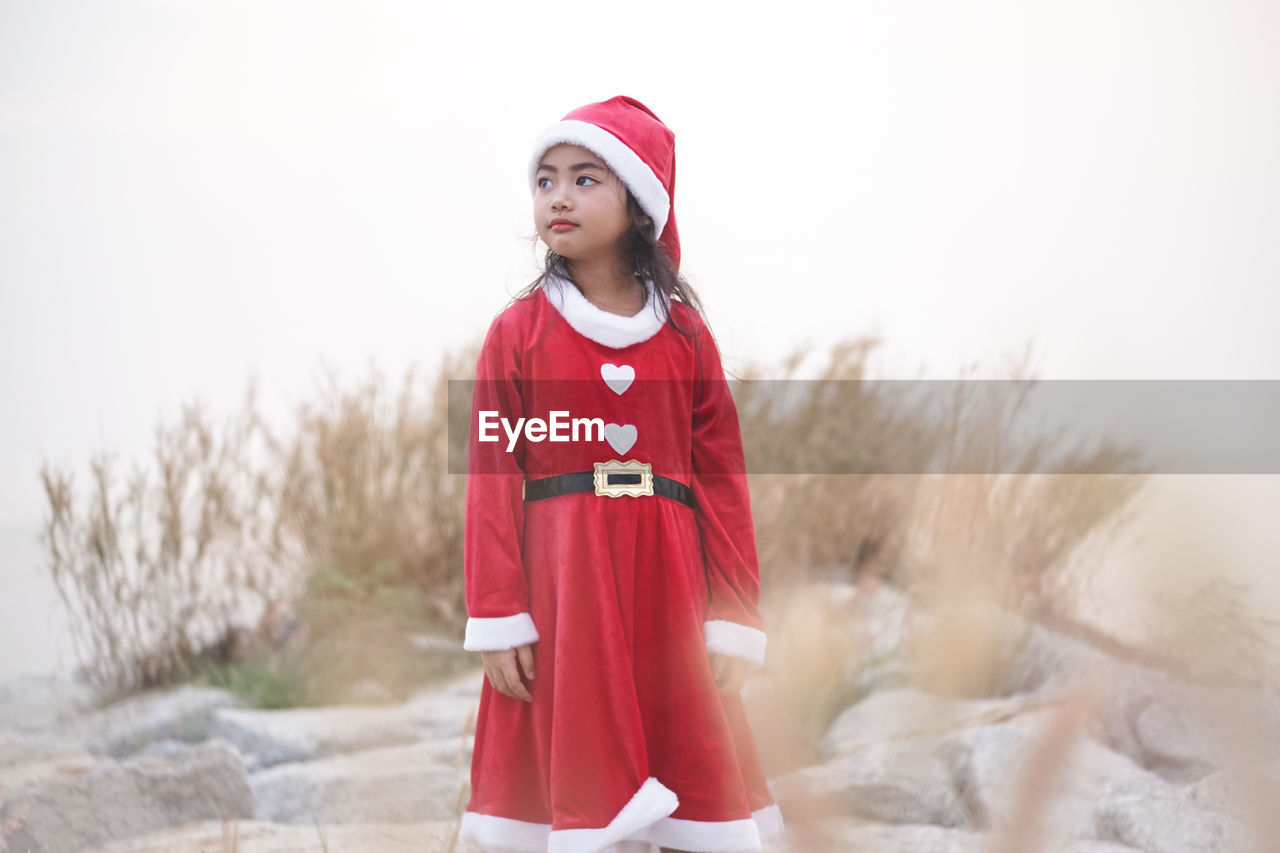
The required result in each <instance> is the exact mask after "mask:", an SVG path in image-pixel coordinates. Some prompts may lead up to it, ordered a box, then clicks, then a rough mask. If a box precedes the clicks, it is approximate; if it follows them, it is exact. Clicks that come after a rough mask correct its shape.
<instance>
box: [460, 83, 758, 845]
mask: <svg viewBox="0 0 1280 853" xmlns="http://www.w3.org/2000/svg"><path fill="white" fill-rule="evenodd" d="M529 180H530V184H531V188H532V190H533V199H534V204H533V213H534V219H535V221H536V223H537V229H538V235H539V237H541V239H542V240H543V242H545V243H546V245H547V256H546V268H545V270H544V272H543V274H542V275H541V276H539V277H538V279H537V280H535V281H534V282H533V284H531V285H530V286H529V288H527V289H526V290H525V291H524V292H523V293H521V294H520V295H519V296H517V298H516V299H515V300H513V302H512V303H511V304H510V305H509V306H508V307H507V308H506V310H504V311H503V312H502V313H501V314H500V315H499V316H498V317H497V318H496V319H495V320H494V321H493V324H492V325H491V326H490V328H489V332H488V335H487V336H486V338H485V342H484V345H483V348H482V350H481V354H480V358H479V361H478V363H477V365H476V386H475V393H474V398H473V411H472V419H471V425H470V429H471V437H472V438H471V443H470V446H469V472H468V474H469V476H468V479H467V522H466V533H465V545H464V563H465V572H466V599H467V613H468V617H469V618H468V621H467V627H466V639H465V641H464V644H463V645H464V648H466V649H468V650H471V651H479V652H481V653H482V658H483V662H484V669H485V674H486V682H485V683H484V684H483V685H482V689H481V695H480V710H479V716H478V717H477V721H476V736H475V748H474V753H473V756H472V764H471V799H470V802H469V803H468V805H467V810H466V813H465V814H464V815H463V819H462V827H461V837H462V838H464V839H467V840H470V841H473V842H476V843H478V844H480V845H482V846H485V847H496V848H502V849H513V850H524V851H550V853H578V851H583V853H586V851H597V850H603V849H605V848H608V847H610V846H611V845H617V846H616V847H615V848H614V849H616V850H619V851H621V850H626V851H639V850H649V849H651V848H650V846H649V845H650V844H657V845H660V846H662V849H663V850H676V851H721V850H723V851H728V850H749V849H758V848H759V847H760V846H761V845H760V842H761V840H762V839H764V838H768V837H769V836H771V835H773V834H775V833H777V832H778V831H779V830H780V829H781V827H782V817H781V814H780V812H779V810H778V807H777V805H776V804H775V803H774V801H773V798H772V797H771V796H770V794H769V789H768V787H767V785H766V784H765V778H764V773H763V771H762V769H761V766H760V761H759V758H758V756H757V754H756V748H755V742H754V740H753V739H752V735H751V729H750V726H749V725H748V722H747V719H746V715H745V713H744V711H743V705H742V700H741V698H740V696H739V695H738V691H739V689H740V688H741V687H742V684H743V681H744V679H745V677H746V674H747V669H748V668H749V667H753V666H754V667H759V666H760V665H762V663H763V661H764V649H765V634H764V631H763V624H762V622H761V618H760V613H759V610H758V602H759V592H760V589H759V568H758V565H757V562H756V549H755V537H754V531H753V527H752V522H751V510H750V505H749V501H748V493H747V483H746V475H745V471H744V466H743V457H742V440H741V437H740V434H739V429H738V417H737V411H736V409H735V408H734V404H733V398H732V397H731V396H730V395H729V392H728V388H727V386H726V383H725V381H724V373H723V369H722V367H721V364H720V355H719V352H718V351H717V349H716V345H715V342H714V341H713V339H712V337H711V334H710V332H709V330H708V329H707V327H706V325H705V323H704V322H703V319H702V317H701V310H700V304H699V302H698V299H697V297H696V296H695V294H694V293H693V290H692V289H691V288H690V286H689V284H688V283H687V282H686V281H684V279H683V278H682V277H681V276H680V275H679V272H678V271H679V263H680V241H679V237H678V235H677V232H676V222H675V215H674V211H673V209H672V199H673V198H674V194H675V136H674V135H673V134H672V132H671V130H670V129H668V128H667V126H666V125H664V124H663V123H662V122H661V121H660V120H659V119H658V117H657V116H655V115H654V114H653V113H652V112H651V111H650V110H649V109H648V108H647V107H645V106H644V105H643V104H641V103H640V102H639V101H636V100H634V99H632V98H628V97H623V96H618V97H615V98H610V99H609V100H606V101H601V102H599V103H593V104H588V105H587V106H584V107H581V108H579V109H576V110H573V111H572V112H570V113H569V114H568V115H566V116H565V117H564V119H563V120H562V121H560V122H558V123H556V124H554V125H552V126H551V127H550V128H548V129H547V131H546V132H545V133H543V134H542V136H541V137H539V138H538V140H537V141H536V143H535V145H534V150H533V157H532V159H531V161H530V164H529Z"/></svg>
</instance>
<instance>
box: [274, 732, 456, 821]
mask: <svg viewBox="0 0 1280 853" xmlns="http://www.w3.org/2000/svg"><path fill="white" fill-rule="evenodd" d="M470 760H471V752H470V741H469V739H465V738H461V737H459V738H454V739H452V740H451V741H445V742H443V743H441V742H431V743H419V744H412V745H409V746H393V747H386V748H383V749H370V750H364V751H362V752H356V753H351V754H349V755H340V756H332V757H329V758H322V759H316V760H314V761H306V762H295V763H290V764H279V765H276V766H275V767H271V768H268V769H266V770H263V771H261V772H258V773H255V774H253V776H252V777H251V779H250V784H251V785H252V787H253V793H254V797H255V799H256V801H257V806H258V810H257V817H258V818H260V819H265V820H271V821H276V822H278V823H307V824H309V823H312V822H314V821H318V822H320V823H367V822H406V823H408V822H413V821H421V820H423V819H430V820H449V819H452V818H454V817H455V816H457V815H458V813H459V811H460V808H459V804H458V792H459V788H460V787H461V786H462V784H463V783H464V782H465V781H466V779H467V778H468V774H469V772H470ZM446 762H449V763H446Z"/></svg>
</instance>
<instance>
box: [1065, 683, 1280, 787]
mask: <svg viewBox="0 0 1280 853" xmlns="http://www.w3.org/2000/svg"><path fill="white" fill-rule="evenodd" d="M1104 696H1105V701H1104V704H1103V707H1102V709H1101V712H1100V714H1099V718H1098V720H1097V721H1096V723H1094V725H1093V726H1092V730H1091V732H1092V734H1093V735H1094V736H1095V737H1097V738H1098V739H1099V740H1101V741H1103V742H1104V743H1106V744H1107V745H1108V746H1110V747H1111V748H1112V749H1114V750H1116V751H1117V752H1121V753H1123V754H1125V755H1127V756H1129V758H1131V759H1132V760H1133V761H1134V762H1136V763H1138V764H1140V765H1142V766H1143V767H1145V768H1147V769H1149V770H1151V771H1152V772H1154V773H1157V774H1158V775H1160V776H1161V777H1162V778H1164V779H1166V780H1167V781H1169V782H1173V783H1175V784H1185V783H1189V782H1194V781H1195V780H1197V779H1200V778H1203V777H1205V776H1207V775H1210V774H1212V773H1215V772H1217V771H1219V770H1221V769H1223V768H1225V767H1227V766H1229V765H1231V764H1233V763H1239V762H1240V761H1241V760H1249V761H1255V762H1256V761H1269V760H1275V759H1277V758H1280V718H1278V717H1277V715H1276V714H1275V713H1274V711H1273V708H1272V705H1271V701H1272V700H1271V697H1270V696H1269V695H1268V694H1266V693H1263V692H1260V691H1256V690H1252V689H1247V688H1237V687H1222V686H1216V685H1202V684H1196V683H1193V682H1188V681H1184V680H1182V679H1180V678H1177V677H1175V676H1172V675H1169V674H1167V673H1164V672H1160V671H1158V670H1153V669H1149V668H1147V667H1142V666H1137V665H1133V664H1116V665H1115V666H1114V668H1113V669H1112V671H1111V674H1110V676H1109V677H1108V678H1107V680H1106V682H1105V684H1104Z"/></svg>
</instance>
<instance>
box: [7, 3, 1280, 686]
mask: <svg viewBox="0 0 1280 853" xmlns="http://www.w3.org/2000/svg"><path fill="white" fill-rule="evenodd" d="M781 8H785V10H786V11H785V13H780V12H779V9H781ZM619 93H623V94H629V95H632V96H633V97H636V98H638V99H640V100H641V101H643V102H645V103H646V104H647V105H648V106H650V107H651V108H652V109H653V110H654V111H655V112H657V114H658V115H659V116H661V117H662V118H663V119H664V120H665V121H666V122H667V123H668V124H669V125H670V126H671V127H672V128H673V129H674V130H675V132H676V139H677V158H678V163H679V170H678V174H679V180H678V184H677V193H676V211H677V217H678V222H679V225H680V232H681V236H682V239H683V252H684V270H685V272H686V273H687V275H688V276H689V277H690V278H691V280H692V281H693V282H694V284H695V286H696V287H697V288H698V289H699V291H700V292H701V293H702V295H703V296H704V298H705V300H706V302H707V304H708V306H709V308H710V314H711V320H712V324H713V327H714V328H715V330H716V332H717V335H718V336H719V339H720V343H721V348H722V350H723V351H724V353H725V357H726V362H727V363H728V364H729V365H730V367H733V366H734V365H735V364H741V362H742V360H743V359H748V358H750V359H757V360H765V361H774V360H776V359H778V358H779V357H780V356H781V355H782V354H784V353H785V352H787V351H789V350H791V349H792V348H793V347H795V346H796V345H798V344H800V343H802V342H805V341H809V342H812V343H815V344H818V345H823V344H827V343H831V342H833V341H835V340H837V339H839V338H841V337H844V336H851V335H856V334H869V333H879V334H881V335H882V336H883V338H884V339H885V342H886V343H885V347H884V349H883V350H882V351H881V356H880V358H879V360H878V361H877V362H875V363H874V366H875V367H876V369H877V374H876V375H879V376H884V377H909V376H916V375H922V376H928V377H936V378H941V377H952V376H959V375H965V371H966V370H967V369H968V367H969V366H971V365H976V366H977V368H978V370H977V373H976V374H968V375H977V376H984V375H991V376H998V375H1003V373H1002V369H1003V368H1002V365H1003V364H1005V363H1006V362H1007V361H1008V360H1009V359H1010V358H1014V357H1016V356H1017V355H1018V354H1019V353H1021V352H1022V351H1023V350H1024V349H1026V348H1028V347H1029V348H1030V351H1031V354H1032V366H1033V368H1034V369H1035V370H1036V371H1037V373H1038V375H1039V376H1041V377H1044V378H1095V377H1097V378H1126V379H1135V378H1152V379H1155V378H1160V379H1172V378H1196V379H1212V378H1272V379H1277V378H1280V346H1277V343H1276V331H1277V317H1278V316H1280V310H1277V309H1278V307H1280V306H1278V304H1277V303H1278V302H1280V240H1278V239H1277V238H1278V237H1280V155H1277V152H1280V4H1276V3H1275V2H1273V0H1254V2H1247V0H1199V1H1198V2H1188V0H1148V2H1133V0H1106V2H1103V0H1084V1H1083V2H1066V0H1063V2H1058V3H1044V2H1031V0H1004V1H1003V2H1000V0H972V2H967V3H955V2H949V0H934V2H921V1H920V0H893V2H855V3H843V4H841V3H829V2H817V3H799V2H795V3H786V4H778V3H770V4H752V3H745V2H734V3H728V2H726V3H687V2H684V3H668V2H659V1H658V0H653V2H649V3H645V4H642V5H636V4H611V3H595V2H558V3H554V4H548V3H536V2H510V3H493V2H488V3H484V2H466V3H460V2H451V3H447V4H445V3H437V4H432V3H409V2H405V3H388V2H360V3H343V4H338V3H333V2H329V3H322V2H315V0H307V2H290V3H284V2H258V0H255V2H229V0H210V2H207V3H202V4H197V3H191V2H134V3H126V2H123V0H121V2H111V3H108V2H88V1H87V0H86V2H75V3H67V2H62V0H58V2H54V0H26V2H18V0H0V400H2V401H3V410H4V415H5V417H3V418H0V532H3V533H4V538H3V542H4V546H3V553H0V561H2V562H3V564H2V565H0V572H3V573H5V577H4V587H5V590H6V594H5V595H4V596H0V628H3V630H2V631H0V633H3V634H5V635H6V636H5V642H4V643H0V647H3V649H4V655H3V656H0V674H2V673H4V672H9V671H16V670H19V669H22V668H34V669H41V668H47V667H49V666H52V665H53V663H54V662H55V661H57V660H65V654H66V638H65V636H64V635H63V634H62V629H61V628H59V627H57V626H56V625H55V621H56V615H55V609H56V608H55V607H54V604H53V598H52V590H51V588H50V587H49V585H48V582H47V579H43V578H41V577H39V576H38V575H37V574H36V573H35V572H34V569H32V568H31V565H32V563H33V561H34V560H35V559H36V554H37V553H38V552H37V550H36V549H35V546H34V544H33V540H32V538H31V531H32V530H33V529H34V525H35V524H36V523H37V522H38V521H39V519H40V518H41V517H42V516H43V513H44V497H43V495H42V493H41V490H40V486H39V481H38V478H37V471H38V468H39V465H40V462H41V460H44V459H48V460H50V461H51V462H53V463H55V464H57V465H60V466H63V467H68V468H71V469H73V470H75V471H76V472H77V475H78V476H77V481H78V482H79V483H80V484H81V485H82V486H83V485H84V484H85V483H86V480H87V462H88V460H89V458H90V456H91V455H92V453H93V452H95V451H97V450H99V449H110V450H112V451H115V452H117V453H118V454H119V455H120V456H122V457H123V458H124V459H131V458H133V459H137V458H141V457H142V456H143V454H145V453H146V452H147V450H148V449H149V444H150V441H151V436H152V430H153V427H154V426H155V424H156V422H157V419H158V418H161V417H163V418H165V419H166V420H172V419H173V418H174V417H175V416H176V415H177V412H178V409H179V406H180V404H181V403H182V402H184V401H188V400H193V399H195V400H201V401H203V402H204V403H205V404H206V405H207V406H208V407H209V408H210V409H211V410H212V411H214V412H215V413H220V414H225V413H230V412H232V411H234V410H235V409H236V408H237V406H238V404H239V401H240V397H241V394H242V392H243V389H244V386H245V382H246V379H247V377H248V376H249V375H250V373H256V374H257V375H258V376H260V377H261V379H262V402H263V405H264V406H265V407H266V408H267V409H268V411H270V412H272V413H273V414H275V415H277V416H282V415H283V414H284V413H287V412H289V411H291V410H292V406H293V404H294V403H295V402H299V401H302V400H307V399H312V398H314V396H315V392H316V388H317V379H318V375H319V374H318V367H319V365H320V364H321V361H322V360H323V361H324V362H327V363H329V364H331V365H334V366H336V367H337V368H338V369H339V373H340V375H341V376H343V377H345V378H348V379H354V378H355V377H357V376H360V375H363V372H364V370H365V368H366V366H367V364H368V362H369V360H370V359H372V360H373V361H374V362H375V363H376V364H377V365H378V366H379V367H380V368H382V369H383V370H384V371H386V372H387V373H388V374H389V375H391V376H393V377H397V378H398V377H399V376H401V375H402V373H403V371H404V370H405V369H406V367H407V366H408V365H410V364H412V363H417V364H419V365H422V366H424V367H426V366H431V365H433V364H434V362H435V361H436V359H437V358H438V357H439V355H440V354H441V353H442V352H444V351H447V350H451V349H454V348H457V347H459V346H461V345H463V344H464V343H467V342H470V341H472V340H475V339H477V338H478V337H479V336H480V335H481V334H482V333H483V331H484V329H485V328H486V327H487V325H488V323H489V321H490V319H491V318H492V316H493V315H494V313H495V312H496V311H497V310H498V309H500V308H501V307H502V305H503V304H504V303H505V302H506V299H507V296H508V294H510V293H512V292H514V291H515V290H517V289H518V288H519V287H520V286H522V285H523V284H524V283H525V282H527V281H528V280H529V279H530V278H531V277H532V276H533V275H534V272H535V265H534V264H535V256H534V254H533V253H532V252H531V250H530V246H529V243H528V242H527V241H526V240H524V239H523V238H525V237H527V236H528V235H530V234H532V232H533V226H532V221H531V218H530V215H529V209H530V200H529V191H528V187H527V184H526V173H525V168H526V161H527V157H528V154H529V144H530V143H531V141H532V139H533V137H534V136H535V135H536V134H537V133H538V132H539V131H540V130H541V129H542V128H543V127H545V126H546V125H547V124H550V123H551V122H552V121H554V120H556V119H558V118H559V117H560V116H562V115H563V114H564V113H565V112H567V111H568V110H570V109H572V108H573V107H576V106H579V105H581V104H583V103H586V102H588V101H594V100H599V99H603V98H607V97H611V96H613V95H615V94H619ZM1166 481H1167V482H1166V486H1167V489H1168V491H1167V495H1175V496H1176V495H1179V494H1182V495H1184V497H1179V498H1178V499H1176V500H1173V501H1172V502H1171V501H1170V500H1168V499H1166V500H1165V501H1164V503H1163V504H1162V503H1161V502H1160V501H1158V500H1157V501H1155V502H1154V504H1153V506H1154V507H1155V509H1154V510H1153V515H1152V517H1153V518H1155V519H1157V521H1156V524H1157V525H1161V524H1162V525H1163V528H1164V529H1165V530H1166V531H1168V530H1180V531H1182V532H1183V534H1186V535H1190V534H1191V533H1193V532H1194V533H1195V535H1197V536H1200V537H1201V539H1204V540H1205V541H1217V542H1219V543H1221V541H1222V540H1221V537H1219V538H1218V539H1214V540H1211V539H1210V538H1209V537H1210V536H1211V535H1213V534H1211V532H1208V529H1207V527H1206V525H1207V524H1208V522H1209V520H1211V519H1212V518H1217V519H1218V522H1219V523H1218V527H1217V528H1216V529H1217V530H1219V531H1221V530H1226V531H1227V532H1228V535H1229V537H1230V542H1232V543H1236V544H1238V545H1239V546H1240V548H1241V549H1245V548H1247V549H1248V551H1249V553H1248V554H1247V555H1246V554H1245V553H1244V551H1243V550H1241V551H1239V553H1237V552H1236V551H1232V550H1231V549H1225V548H1222V547H1217V546H1215V547H1214V548H1212V549H1210V550H1211V551H1212V554H1211V555H1210V556H1209V557H1208V558H1207V560H1208V564H1213V565H1216V564H1217V561H1218V560H1219V559H1222V560H1231V561H1234V562H1235V563H1236V564H1238V565H1242V566H1245V565H1247V566H1249V567H1251V568H1250V571H1251V572H1252V573H1253V576H1255V577H1274V576H1276V573H1275V572H1274V571H1271V569H1273V568H1274V555H1275V554H1276V553H1280V551H1278V550H1277V549H1278V548H1280V532H1278V531H1277V529H1276V528H1275V525H1274V517H1275V514H1276V511H1278V510H1280V478H1275V477H1271V478H1252V479H1251V478H1247V477H1246V478H1236V479H1235V480H1229V479H1214V478H1204V479H1198V478H1190V479H1189V480H1188V479H1186V478H1182V479H1179V478H1166ZM1179 490H1181V492H1180V491H1179ZM1161 507H1163V508H1161ZM1227 507H1230V509H1229V510H1228V509H1224V508H1227ZM1241 507H1243V508H1247V509H1248V510H1250V511H1251V512H1252V521H1251V522H1250V521H1244V520H1242V519H1244V518H1245V516H1246V515H1247V513H1242V512H1238V511H1237V508H1241ZM1215 513H1216V514H1215ZM1160 519H1163V521H1160ZM1170 519H1177V521H1176V523H1172V522H1170V521H1169V520H1170ZM1196 522H1200V524H1199V525H1197V524H1196ZM9 523H13V525H14V526H12V527H3V526H2V525H4V524H9ZM1135 536H1136V537H1137V539H1138V540H1140V541H1145V540H1146V539H1148V538H1151V537H1147V535H1146V534H1145V533H1144V532H1143V528H1141V527H1139V528H1136V533H1135ZM1157 538H1158V537H1157ZM1163 541H1164V542H1165V547H1168V548H1173V549H1174V550H1175V551H1179V552H1185V551H1186V550H1187V548H1188V547H1189V546H1187V544H1186V541H1185V536H1184V538H1183V539H1177V538H1176V537H1175V538H1173V539H1170V538H1169V537H1168V536H1167V535H1166V536H1165V537H1164V539H1163ZM1170 543H1172V544H1170ZM1137 547H1138V546H1124V547H1121V548H1119V549H1117V550H1115V551H1114V552H1113V554H1112V557H1111V559H1112V560H1113V561H1118V563H1117V564H1118V565H1119V566H1120V569H1119V570H1118V571H1117V572H1116V573H1115V574H1114V577H1115V578H1117V579H1118V580H1121V581H1126V582H1129V583H1131V584H1139V583H1140V582H1141V580H1140V579H1141V577H1143V576H1145V575H1144V574H1143V572H1141V571H1137V572H1135V571H1134V567H1135V566H1138V567H1139V568H1140V567H1141V566H1142V564H1143V563H1142V558H1141V557H1140V556H1137V555H1136V552H1135V550H1133V549H1134V548H1137ZM1152 560H1153V561H1152V562H1150V566H1151V567H1152V568H1151V571H1150V572H1149V575H1150V576H1151V577H1158V576H1160V574H1161V572H1162V569H1163V563H1162V562H1161V561H1160V560H1159V559H1157V558H1152ZM1268 567H1270V568H1268ZM1269 596H1270V600H1271V601H1272V604H1270V605H1268V607H1269V609H1270V610H1272V611H1274V612H1275V613H1276V614H1278V615H1280V584H1272V586H1271V588H1270V592H1269ZM1116 612H1117V613H1119V612H1121V611H1120V610H1119V609H1117V610H1116Z"/></svg>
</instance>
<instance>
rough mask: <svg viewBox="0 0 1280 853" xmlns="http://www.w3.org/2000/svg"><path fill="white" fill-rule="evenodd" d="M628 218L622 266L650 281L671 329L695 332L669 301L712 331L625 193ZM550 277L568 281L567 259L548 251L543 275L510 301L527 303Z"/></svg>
mask: <svg viewBox="0 0 1280 853" xmlns="http://www.w3.org/2000/svg"><path fill="white" fill-rule="evenodd" d="M627 218H628V220H629V221H630V225H629V227H628V228H627V232H626V234H624V235H623V238H622V239H623V250H622V256H623V257H622V259H623V262H624V263H626V264H628V265H629V266H630V267H631V268H632V269H633V270H634V271H635V274H636V275H637V276H639V277H640V278H641V279H651V280H652V281H653V286H654V289H655V290H656V291H657V292H658V293H659V294H660V295H661V296H662V297H663V298H662V299H659V300H658V303H659V304H658V310H659V311H662V312H663V313H664V314H665V315H666V316H665V319H666V321H667V322H668V323H669V324H671V327H672V328H673V329H675V330H676V331H677V332H679V333H680V334H682V335H684V336H685V337H693V336H694V334H695V331H694V329H691V328H684V327H683V326H682V325H681V324H680V323H679V322H678V321H677V320H676V319H675V317H674V316H673V315H672V313H671V310H670V301H671V300H672V299H676V300H678V301H680V302H682V303H684V305H685V306H687V307H688V308H689V309H690V310H692V311H693V312H694V313H696V314H697V315H698V316H699V317H700V318H702V322H703V325H705V326H706V327H707V331H708V333H709V332H710V331H711V327H710V325H709V324H707V315H706V312H705V311H704V310H703V308H702V300H701V299H699V298H698V294H697V292H696V291H695V290H694V289H693V285H691V284H689V282H688V281H687V280H686V279H685V277H684V276H682V275H681V274H680V272H679V271H678V270H677V269H676V267H675V264H673V263H672V262H671V256H670V255H668V254H667V250H666V249H665V248H664V247H663V246H662V244H661V243H659V242H658V235H657V234H654V233H653V230H654V229H653V220H652V219H650V218H649V216H648V214H646V213H645V212H644V209H643V208H641V207H640V203H639V202H638V201H636V197H635V196H634V195H632V194H631V190H629V189H628V190H627ZM550 275H558V276H560V277H561V278H565V279H569V278H571V276H570V275H569V259H568V258H566V257H564V256H563V255H560V254H558V253H556V252H554V251H552V250H551V249H550V248H548V249H547V255H546V258H545V259H544V260H543V264H542V273H541V274H540V275H539V276H538V277H537V278H535V279H534V280H533V281H532V282H530V283H529V285H528V286H527V287H525V288H524V289H523V290H521V291H520V292H519V293H517V294H516V295H515V296H514V297H513V299H526V298H528V297H530V296H533V295H534V294H535V293H537V292H538V288H539V287H541V286H542V282H543V281H544V280H545V279H546V278H547V277H548V276H550Z"/></svg>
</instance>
